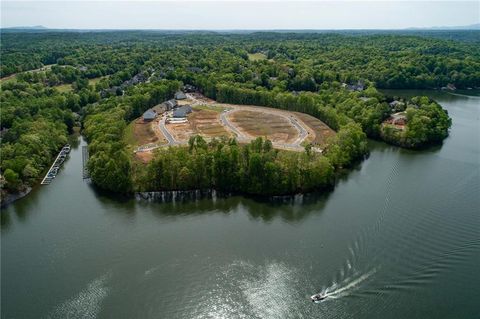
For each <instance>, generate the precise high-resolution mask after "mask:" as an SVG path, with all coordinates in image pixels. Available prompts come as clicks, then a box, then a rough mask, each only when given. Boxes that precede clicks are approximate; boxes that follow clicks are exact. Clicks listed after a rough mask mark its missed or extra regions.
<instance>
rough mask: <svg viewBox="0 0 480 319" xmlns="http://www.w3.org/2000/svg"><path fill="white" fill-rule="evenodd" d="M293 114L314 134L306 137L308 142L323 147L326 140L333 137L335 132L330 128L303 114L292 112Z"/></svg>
mask: <svg viewBox="0 0 480 319" xmlns="http://www.w3.org/2000/svg"><path fill="white" fill-rule="evenodd" d="M294 113H295V115H296V116H297V117H298V118H299V119H300V120H302V122H303V123H305V124H306V125H307V126H308V128H310V129H311V130H312V131H313V133H314V134H310V135H309V136H308V138H307V141H308V142H310V143H312V144H315V145H319V146H324V145H325V144H326V143H327V141H328V139H329V138H330V137H332V136H334V135H335V131H334V130H332V129H331V128H330V127H328V126H327V125H326V124H325V123H323V122H322V121H320V120H319V119H317V118H315V117H313V116H311V115H308V114H305V113H299V112H294Z"/></svg>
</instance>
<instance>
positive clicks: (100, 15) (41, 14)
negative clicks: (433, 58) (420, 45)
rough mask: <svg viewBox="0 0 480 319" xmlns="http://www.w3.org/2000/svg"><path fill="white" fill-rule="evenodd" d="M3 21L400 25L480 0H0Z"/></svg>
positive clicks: (454, 15)
mask: <svg viewBox="0 0 480 319" xmlns="http://www.w3.org/2000/svg"><path fill="white" fill-rule="evenodd" d="M1 9H2V10H1V11H2V13H1V18H2V19H1V26H2V27H12V26H33V25H43V26H45V27H49V28H71V29H398V28H408V27H432V26H459V25H470V24H474V23H479V20H480V18H479V16H480V1H468V2H463V1H422V2H420V1H313V2H304V1H261V2H260V1H244V2H237V1H220V2H205V1H175V2H174V1H169V2H167V1H78V0H77V1H71V0H67V1H65V0H63V1H3V0H2V1H1Z"/></svg>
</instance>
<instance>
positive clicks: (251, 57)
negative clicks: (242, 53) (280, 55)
mask: <svg viewBox="0 0 480 319" xmlns="http://www.w3.org/2000/svg"><path fill="white" fill-rule="evenodd" d="M248 59H249V60H250V61H261V60H266V59H267V56H266V55H265V54H263V53H260V52H257V53H248Z"/></svg>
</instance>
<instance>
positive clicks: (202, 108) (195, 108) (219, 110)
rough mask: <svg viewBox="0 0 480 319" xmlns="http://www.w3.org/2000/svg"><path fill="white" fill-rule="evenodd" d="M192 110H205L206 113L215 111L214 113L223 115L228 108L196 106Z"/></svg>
mask: <svg viewBox="0 0 480 319" xmlns="http://www.w3.org/2000/svg"><path fill="white" fill-rule="evenodd" d="M192 109H194V110H197V111H202V110H205V111H213V112H217V113H221V112H223V111H224V110H225V109H226V108H225V107H221V106H217V105H195V106H193V107H192Z"/></svg>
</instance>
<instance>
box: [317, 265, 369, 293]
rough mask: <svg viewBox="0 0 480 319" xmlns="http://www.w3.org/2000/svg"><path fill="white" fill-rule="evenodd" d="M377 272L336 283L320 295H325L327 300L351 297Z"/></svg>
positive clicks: (354, 276) (323, 290)
mask: <svg viewBox="0 0 480 319" xmlns="http://www.w3.org/2000/svg"><path fill="white" fill-rule="evenodd" d="M375 272H376V270H375V269H373V270H371V271H369V272H368V273H364V274H357V275H352V276H351V277H348V278H346V279H344V280H343V281H341V282H338V283H337V282H334V283H333V284H332V285H331V286H329V287H327V288H324V289H322V291H321V292H320V294H322V295H324V296H325V297H326V299H327V300H328V299H338V298H342V297H346V296H349V295H351V294H352V293H353V292H354V291H355V290H357V289H359V288H360V287H361V285H362V284H363V283H365V282H366V281H367V280H368V278H370V276H372V275H373V274H375Z"/></svg>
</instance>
